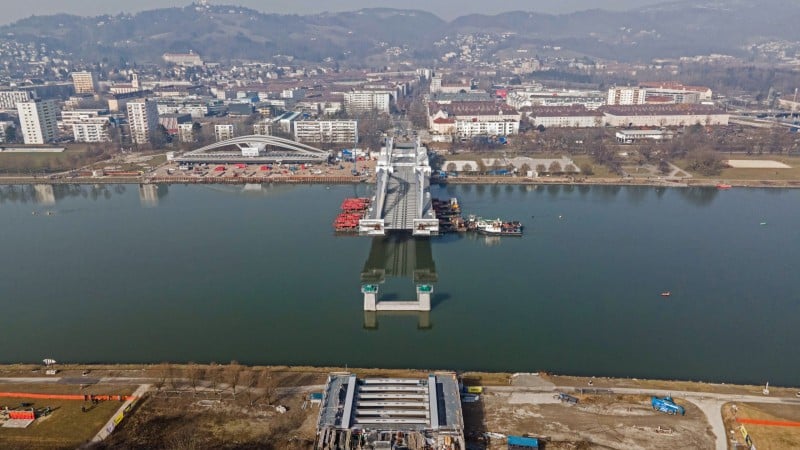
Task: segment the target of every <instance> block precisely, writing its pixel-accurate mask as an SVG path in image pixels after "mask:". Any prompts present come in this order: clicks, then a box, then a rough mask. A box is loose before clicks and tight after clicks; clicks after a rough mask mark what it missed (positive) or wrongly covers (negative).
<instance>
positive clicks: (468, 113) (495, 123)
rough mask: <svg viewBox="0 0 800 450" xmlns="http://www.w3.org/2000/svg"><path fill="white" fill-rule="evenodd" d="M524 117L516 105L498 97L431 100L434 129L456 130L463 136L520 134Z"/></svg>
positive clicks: (430, 113) (429, 120) (430, 118)
mask: <svg viewBox="0 0 800 450" xmlns="http://www.w3.org/2000/svg"><path fill="white" fill-rule="evenodd" d="M520 117H521V116H520V113H519V112H518V111H517V110H516V109H514V108H512V107H510V106H508V105H507V104H505V103H500V102H495V101H488V102H453V103H449V104H444V105H442V104H439V103H436V102H429V103H428V128H429V129H430V130H431V131H432V132H434V133H442V132H445V133H446V132H448V131H451V130H452V132H454V133H455V134H457V135H458V136H459V137H461V138H470V137H473V136H494V135H498V136H505V135H509V134H516V133H518V132H519V120H520ZM451 120H452V122H451Z"/></svg>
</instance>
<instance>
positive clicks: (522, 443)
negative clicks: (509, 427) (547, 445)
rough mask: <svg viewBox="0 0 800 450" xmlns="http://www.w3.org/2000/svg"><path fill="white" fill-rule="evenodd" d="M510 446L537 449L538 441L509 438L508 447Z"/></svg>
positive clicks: (534, 439)
mask: <svg viewBox="0 0 800 450" xmlns="http://www.w3.org/2000/svg"><path fill="white" fill-rule="evenodd" d="M512 445H513V446H515V447H517V448H539V440H538V439H536V438H529V437H522V436H509V437H508V446H509V447H511V446H512Z"/></svg>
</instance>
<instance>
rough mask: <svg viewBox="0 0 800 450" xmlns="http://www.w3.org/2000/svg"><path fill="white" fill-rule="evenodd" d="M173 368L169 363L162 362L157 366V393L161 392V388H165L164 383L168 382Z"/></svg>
mask: <svg viewBox="0 0 800 450" xmlns="http://www.w3.org/2000/svg"><path fill="white" fill-rule="evenodd" d="M171 371H172V368H171V367H170V365H169V363H166V362H165V363H161V364H159V365H158V367H157V368H156V373H157V376H156V381H155V383H153V384H154V385H155V387H156V393H159V392H161V389H163V388H164V385H165V384H166V383H167V378H169V375H170V372H171Z"/></svg>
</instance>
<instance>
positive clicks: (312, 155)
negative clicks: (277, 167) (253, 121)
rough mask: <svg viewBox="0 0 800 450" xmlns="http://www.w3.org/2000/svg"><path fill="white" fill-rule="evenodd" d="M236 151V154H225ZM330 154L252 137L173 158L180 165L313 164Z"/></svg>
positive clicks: (289, 142)
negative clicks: (234, 148) (228, 148)
mask: <svg viewBox="0 0 800 450" xmlns="http://www.w3.org/2000/svg"><path fill="white" fill-rule="evenodd" d="M227 147H236V148H237V149H238V151H236V150H232V149H231V150H227V151H226V150H224V149H225V148H227ZM329 155H330V153H329V152H326V151H324V150H320V149H318V148H315V147H312V146H310V145H306V144H302V143H300V142H295V141H292V140H290V139H284V138H281V137H277V136H263V135H251V136H241V137H236V138H233V139H227V140H224V141H219V142H215V143H213V144H210V145H206V146H205V147H200V148H198V149H197V150H192V151H190V152H187V153H185V154H183V155H181V156H178V157H176V158H175V161H177V162H181V163H222V164H231V163H249V164H260V163H315V162H323V161H325V160H327V159H328V156H329Z"/></svg>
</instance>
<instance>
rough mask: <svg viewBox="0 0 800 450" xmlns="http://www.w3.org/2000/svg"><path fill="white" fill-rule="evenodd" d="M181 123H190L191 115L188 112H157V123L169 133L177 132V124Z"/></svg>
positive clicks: (174, 133)
mask: <svg viewBox="0 0 800 450" xmlns="http://www.w3.org/2000/svg"><path fill="white" fill-rule="evenodd" d="M182 123H190V124H191V123H192V116H190V115H189V114H161V113H159V114H158V124H159V125H162V126H163V127H164V129H166V130H167V133H169V134H170V135H173V136H174V135H176V134H178V125H180V124H182Z"/></svg>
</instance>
